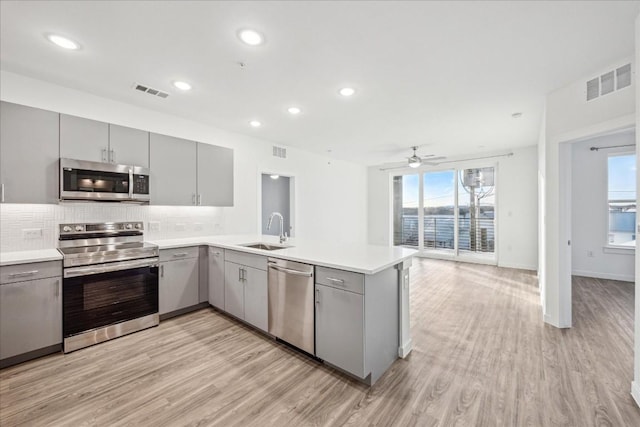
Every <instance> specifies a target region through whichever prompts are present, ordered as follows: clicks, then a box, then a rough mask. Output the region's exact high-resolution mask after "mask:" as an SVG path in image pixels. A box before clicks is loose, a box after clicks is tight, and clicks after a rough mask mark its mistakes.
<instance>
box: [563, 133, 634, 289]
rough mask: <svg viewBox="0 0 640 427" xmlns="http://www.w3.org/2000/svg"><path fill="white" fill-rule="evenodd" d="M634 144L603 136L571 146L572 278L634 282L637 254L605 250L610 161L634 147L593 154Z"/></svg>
mask: <svg viewBox="0 0 640 427" xmlns="http://www.w3.org/2000/svg"><path fill="white" fill-rule="evenodd" d="M628 144H635V134H634V133H633V132H625V133H621V134H615V135H609V136H603V137H598V138H593V139H589V140H586V141H582V142H577V143H574V144H571V148H572V167H571V171H572V174H571V175H572V176H571V199H572V201H571V211H572V212H571V225H572V232H571V236H572V237H571V242H572V243H571V247H572V258H571V266H572V274H574V275H579V276H587V277H599V278H603V279H613V280H626V281H629V282H633V281H634V280H635V264H634V263H635V251H633V250H623V249H618V250H610V249H607V248H605V245H606V243H607V232H608V228H609V227H608V226H609V224H608V221H609V219H608V208H607V179H608V178H607V174H608V167H607V159H608V157H609V155H610V154H614V153H624V152H627V153H628V152H629V151H635V150H634V147H627V148H612V149H608V150H599V151H591V149H590V148H591V147H593V146H596V147H612V146H618V145H628Z"/></svg>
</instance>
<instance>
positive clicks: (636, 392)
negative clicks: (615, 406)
mask: <svg viewBox="0 0 640 427" xmlns="http://www.w3.org/2000/svg"><path fill="white" fill-rule="evenodd" d="M631 396H632V397H633V400H635V401H636V405H638V407H640V383H639V382H638V381H633V382H632V383H631Z"/></svg>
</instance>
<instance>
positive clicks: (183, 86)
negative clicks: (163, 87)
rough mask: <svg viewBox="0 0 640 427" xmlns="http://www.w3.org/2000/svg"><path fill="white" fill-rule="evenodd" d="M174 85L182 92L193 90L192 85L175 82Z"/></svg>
mask: <svg viewBox="0 0 640 427" xmlns="http://www.w3.org/2000/svg"><path fill="white" fill-rule="evenodd" d="M173 85H174V86H175V87H177V88H178V89H180V90H191V85H190V84H189V83H187V82H181V81H175V82H173Z"/></svg>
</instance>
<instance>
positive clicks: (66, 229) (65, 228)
mask: <svg viewBox="0 0 640 427" xmlns="http://www.w3.org/2000/svg"><path fill="white" fill-rule="evenodd" d="M62 231H64V232H65V233H70V232H71V227H69V226H68V225H65V226H64V227H62Z"/></svg>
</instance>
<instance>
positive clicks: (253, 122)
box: [249, 120, 262, 128]
mask: <svg viewBox="0 0 640 427" xmlns="http://www.w3.org/2000/svg"><path fill="white" fill-rule="evenodd" d="M249 126H251V127H252V128H259V127H260V126H262V123H261V122H259V121H258V120H251V121H250V122H249Z"/></svg>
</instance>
